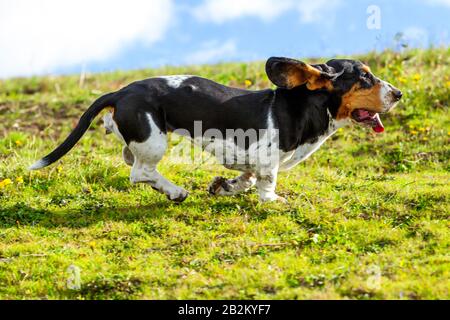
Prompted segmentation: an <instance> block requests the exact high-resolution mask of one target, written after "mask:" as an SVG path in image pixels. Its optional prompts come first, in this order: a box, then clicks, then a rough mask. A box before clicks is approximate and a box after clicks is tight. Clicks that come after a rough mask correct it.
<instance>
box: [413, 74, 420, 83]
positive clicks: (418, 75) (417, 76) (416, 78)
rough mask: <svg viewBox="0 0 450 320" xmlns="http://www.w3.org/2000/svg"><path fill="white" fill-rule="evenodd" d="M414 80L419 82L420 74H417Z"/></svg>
mask: <svg viewBox="0 0 450 320" xmlns="http://www.w3.org/2000/svg"><path fill="white" fill-rule="evenodd" d="M413 80H414V81H419V80H420V74H418V73H416V74H415V75H414V76H413Z"/></svg>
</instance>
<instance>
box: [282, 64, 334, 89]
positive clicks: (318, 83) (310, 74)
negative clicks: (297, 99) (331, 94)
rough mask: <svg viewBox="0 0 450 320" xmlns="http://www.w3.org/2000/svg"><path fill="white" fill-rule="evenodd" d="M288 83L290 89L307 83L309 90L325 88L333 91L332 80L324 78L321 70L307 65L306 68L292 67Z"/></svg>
mask: <svg viewBox="0 0 450 320" xmlns="http://www.w3.org/2000/svg"><path fill="white" fill-rule="evenodd" d="M287 83H288V87H289V88H294V87H298V86H301V85H302V84H304V83H306V87H307V88H308V89H309V90H316V89H322V88H325V89H327V90H333V84H332V83H331V81H330V80H328V79H326V78H324V77H323V76H322V74H321V72H320V71H319V70H317V69H316V68H314V67H312V66H310V65H308V64H305V65H304V66H291V67H289V69H288V72H287Z"/></svg>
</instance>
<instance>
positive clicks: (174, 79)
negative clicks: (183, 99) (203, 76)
mask: <svg viewBox="0 0 450 320" xmlns="http://www.w3.org/2000/svg"><path fill="white" fill-rule="evenodd" d="M158 78H161V79H164V80H166V82H167V85H168V86H169V87H171V88H174V89H176V88H179V87H180V86H181V84H182V83H183V82H184V81H185V80H187V79H189V78H192V76H190V75H176V76H161V77H158Z"/></svg>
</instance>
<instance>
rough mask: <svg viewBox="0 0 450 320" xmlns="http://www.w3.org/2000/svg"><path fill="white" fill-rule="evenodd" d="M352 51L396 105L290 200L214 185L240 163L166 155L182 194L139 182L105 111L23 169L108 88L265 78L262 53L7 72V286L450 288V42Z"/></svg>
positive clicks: (10, 289)
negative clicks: (34, 168) (185, 78)
mask: <svg viewBox="0 0 450 320" xmlns="http://www.w3.org/2000/svg"><path fill="white" fill-rule="evenodd" d="M356 58H359V59H361V60H362V61H364V62H366V63H367V64H369V65H370V67H371V68H372V70H373V72H374V73H375V74H376V75H378V76H380V77H381V78H383V79H385V80H387V81H389V82H391V83H393V84H394V85H396V86H397V87H399V88H400V89H401V90H402V91H403V92H404V98H403V100H402V103H401V104H400V105H399V106H398V107H397V108H396V109H395V110H394V111H393V112H392V113H390V114H388V115H384V116H382V118H383V121H384V124H385V127H386V131H385V132H384V133H383V134H381V135H375V134H374V133H372V131H371V130H366V129H363V128H361V127H357V126H354V127H348V128H345V129H341V130H339V132H338V133H337V134H336V135H335V136H334V137H333V138H332V139H330V140H328V141H327V142H326V143H325V145H323V146H322V148H321V149H320V150H319V151H317V152H316V153H315V154H314V155H313V156H312V157H310V158H309V159H308V160H306V161H305V162H304V163H302V164H300V165H298V166H297V167H296V168H294V169H293V170H292V171H289V172H286V173H282V174H280V177H279V182H278V193H279V194H280V195H282V196H284V197H286V198H287V199H288V200H289V204H281V203H269V204H260V203H259V202H258V199H257V196H256V194H255V193H254V192H249V193H247V194H242V195H239V196H235V197H223V198H214V197H210V196H208V193H207V185H208V184H209V182H210V181H211V180H212V179H213V177H214V176H217V175H222V176H225V177H230V178H231V177H234V176H235V175H236V172H233V171H228V170H226V169H224V168H223V167H221V166H218V165H211V164H208V165H205V166H198V167H193V166H192V165H182V164H175V163H173V162H171V161H170V157H168V159H166V160H165V161H163V162H162V163H161V165H160V167H159V170H160V171H161V172H162V173H163V174H164V175H165V176H166V177H168V178H170V179H171V180H173V181H174V182H175V183H177V184H178V185H181V186H183V187H185V188H186V189H187V190H188V191H190V197H189V198H188V199H187V200H186V202H184V203H183V204H181V205H175V204H173V203H170V202H169V201H167V200H166V198H165V196H163V195H160V194H158V193H156V192H155V191H153V190H152V189H151V188H149V187H148V186H145V185H136V186H131V185H130V183H129V181H128V176H129V167H127V166H126V165H125V164H124V163H123V160H122V158H121V146H120V143H119V142H118V141H117V140H116V139H115V138H114V137H113V136H112V135H108V136H105V135H104V129H103V127H102V126H101V125H102V121H101V117H98V119H97V120H96V122H95V123H94V125H93V126H92V127H91V129H90V130H89V132H88V133H87V134H86V135H85V136H84V137H83V139H82V140H81V141H80V143H79V144H78V145H77V146H76V147H75V148H74V149H73V150H72V151H71V153H69V154H68V155H67V156H66V157H64V158H63V159H62V160H61V161H60V162H58V163H57V164H56V165H53V166H51V167H49V168H46V169H44V170H41V171H38V172H29V171H27V170H26V168H27V167H28V166H29V165H30V164H31V163H32V162H33V161H34V160H37V159H38V158H40V157H41V156H43V155H45V154H46V153H47V152H48V151H50V150H52V149H53V148H54V147H55V146H56V145H57V144H58V143H60V142H61V141H62V139H64V138H65V137H66V135H67V134H68V133H69V132H70V130H71V128H73V126H74V125H75V124H76V122H77V120H78V118H79V116H80V115H81V114H82V112H83V111H84V110H85V109H86V108H87V107H88V106H89V105H90V103H91V102H92V101H93V100H94V99H95V98H96V97H98V96H99V95H100V94H101V93H105V92H108V91H112V90H117V89H118V88H120V87H122V86H124V85H126V84H128V83H129V82H131V81H133V80H138V79H143V78H147V77H150V76H154V75H167V74H197V75H201V76H204V77H208V78H211V79H213V80H216V81H218V82H220V83H223V84H228V85H233V86H241V87H250V88H252V89H259V88H265V87H268V86H269V85H270V84H269V82H268V80H267V77H266V76H265V74H264V71H263V70H264V68H263V67H264V64H263V63H262V62H261V63H251V64H219V65H213V66H193V67H184V68H163V69H158V70H140V71H132V72H131V71H130V72H114V73H107V74H92V75H91V74H88V75H86V76H85V77H80V76H65V77H39V78H29V79H12V80H5V81H0V120H1V122H0V123H1V125H0V298H1V299H17V298H19V299H22V298H33V299H55V298H58V299H72V298H81V299H83V298H94V299H110V298H119V299H121V298H131V299H140V298H150V299H152V298H153V299H160V298H161V299H165V298H172V299H173V298H176V299H178V298H192V299H196V298H207V299H209V298H224V299H229V298H235V299H241V298H248V299H252V298H258V299H261V298H262V299H273V298H274V299H280V298H286V299H303V298H307V299H312V298H313V299H317V298H318V299H326V298H336V299H341V298H350V299H355V298H357V299H359V298H362V299H398V298H401V299H436V298H440V299H445V298H446V299H448V298H450V293H449V282H448V281H449V279H450V256H449V240H450V235H449V212H450V206H449V204H450V199H449V198H450V186H449V181H450V174H449V171H450V163H449V158H450V148H449V142H450V117H449V110H448V104H449V91H450V50H449V49H445V48H442V49H432V50H425V51H424V50H413V51H407V52H405V53H402V54H398V53H394V52H384V53H382V54H375V53H373V54H368V55H365V56H359V57H356ZM321 61H323V60H321ZM69 267H70V268H69ZM68 269H69V270H68ZM70 270H76V271H75V273H77V272H79V273H80V278H81V287H80V288H79V289H76V288H74V286H73V283H72V286H71V285H69V286H68V281H69V284H70V282H71V277H72V276H73V273H74V271H70ZM72 282H73V281H72ZM75 287H76V285H75ZM71 288H72V289H71Z"/></svg>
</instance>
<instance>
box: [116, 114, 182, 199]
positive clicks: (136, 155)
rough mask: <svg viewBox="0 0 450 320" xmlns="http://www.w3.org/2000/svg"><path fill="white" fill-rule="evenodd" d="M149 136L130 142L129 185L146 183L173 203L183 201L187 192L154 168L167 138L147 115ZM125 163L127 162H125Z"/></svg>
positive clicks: (160, 157)
mask: <svg viewBox="0 0 450 320" xmlns="http://www.w3.org/2000/svg"><path fill="white" fill-rule="evenodd" d="M148 118H149V121H150V127H151V134H150V136H149V137H148V139H147V140H145V141H143V142H134V141H131V142H130V143H129V145H128V148H129V149H128V151H125V152H126V153H128V152H131V155H132V156H133V160H134V161H133V167H132V169H131V175H130V181H131V183H147V184H149V185H150V186H151V187H152V188H153V189H155V190H157V191H159V192H161V193H163V194H165V195H166V196H167V198H169V199H170V200H172V201H175V202H182V201H184V200H185V199H186V198H187V196H188V192H187V191H186V190H184V189H183V188H180V187H178V186H176V185H175V184H173V183H172V182H170V181H169V180H167V179H166V178H164V177H163V176H162V175H161V174H160V173H159V172H158V170H156V166H157V164H158V162H159V161H160V160H161V159H162V157H163V156H164V153H165V151H166V149H167V136H166V134H165V133H164V132H162V131H161V130H160V129H159V128H158V127H157V126H156V124H155V123H154V122H153V120H152V118H151V116H150V115H148ZM125 161H127V160H125Z"/></svg>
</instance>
